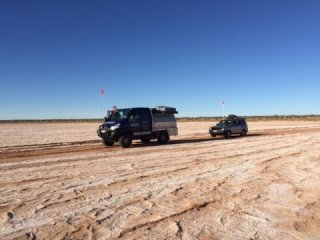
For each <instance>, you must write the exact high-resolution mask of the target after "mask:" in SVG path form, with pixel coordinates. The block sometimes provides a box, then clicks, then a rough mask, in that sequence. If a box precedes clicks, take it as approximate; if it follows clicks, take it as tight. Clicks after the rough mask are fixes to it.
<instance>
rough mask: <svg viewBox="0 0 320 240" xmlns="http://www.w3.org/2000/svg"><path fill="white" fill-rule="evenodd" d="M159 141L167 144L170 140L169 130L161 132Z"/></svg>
mask: <svg viewBox="0 0 320 240" xmlns="http://www.w3.org/2000/svg"><path fill="white" fill-rule="evenodd" d="M157 141H158V143H159V144H166V143H168V141H169V135H168V132H165V131H163V132H160V134H159V136H158V137H157Z"/></svg>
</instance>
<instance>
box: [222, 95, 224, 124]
mask: <svg viewBox="0 0 320 240" xmlns="http://www.w3.org/2000/svg"><path fill="white" fill-rule="evenodd" d="M222 119H223V127H224V100H223V101H222Z"/></svg>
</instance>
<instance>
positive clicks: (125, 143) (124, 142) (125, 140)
mask: <svg viewBox="0 0 320 240" xmlns="http://www.w3.org/2000/svg"><path fill="white" fill-rule="evenodd" d="M119 144H120V146H121V147H124V148H128V147H130V146H131V144H132V138H131V136H130V135H123V136H122V137H121V138H120V139H119Z"/></svg>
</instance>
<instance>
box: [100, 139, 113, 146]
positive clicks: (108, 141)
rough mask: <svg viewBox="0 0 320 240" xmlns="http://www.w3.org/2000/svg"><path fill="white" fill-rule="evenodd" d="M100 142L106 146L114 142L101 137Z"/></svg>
mask: <svg viewBox="0 0 320 240" xmlns="http://www.w3.org/2000/svg"><path fill="white" fill-rule="evenodd" d="M102 143H103V144H104V145H106V146H109V147H112V146H113V144H114V141H112V140H110V139H105V138H102Z"/></svg>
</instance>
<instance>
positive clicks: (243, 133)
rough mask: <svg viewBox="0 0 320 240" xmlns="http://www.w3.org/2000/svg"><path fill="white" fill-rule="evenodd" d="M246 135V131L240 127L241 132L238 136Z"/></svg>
mask: <svg viewBox="0 0 320 240" xmlns="http://www.w3.org/2000/svg"><path fill="white" fill-rule="evenodd" d="M246 135H247V131H246V130H244V129H242V131H241V133H240V136H241V137H244V136H246Z"/></svg>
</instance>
